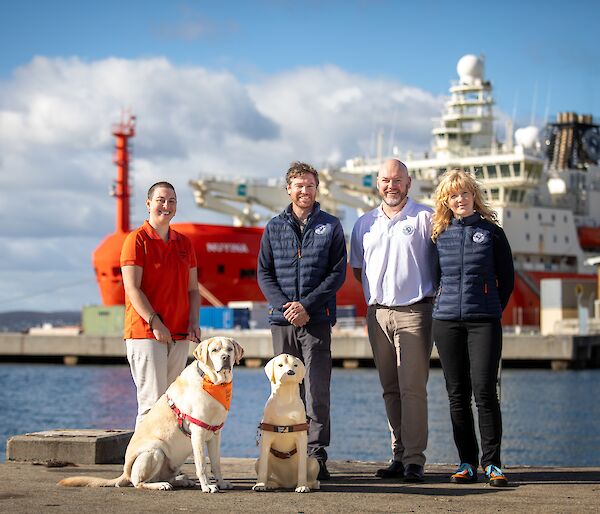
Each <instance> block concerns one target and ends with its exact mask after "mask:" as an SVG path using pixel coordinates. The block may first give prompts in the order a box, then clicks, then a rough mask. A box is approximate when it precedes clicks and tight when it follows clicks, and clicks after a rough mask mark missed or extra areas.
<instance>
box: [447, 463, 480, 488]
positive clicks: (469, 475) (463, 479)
mask: <svg viewBox="0 0 600 514" xmlns="http://www.w3.org/2000/svg"><path fill="white" fill-rule="evenodd" d="M450 482H453V483H455V484H471V483H473V482H477V470H476V469H474V468H473V466H471V464H467V463H466V462H463V463H462V464H461V465H460V466H458V469H457V470H456V471H455V472H454V474H453V475H452V476H451V477H450Z"/></svg>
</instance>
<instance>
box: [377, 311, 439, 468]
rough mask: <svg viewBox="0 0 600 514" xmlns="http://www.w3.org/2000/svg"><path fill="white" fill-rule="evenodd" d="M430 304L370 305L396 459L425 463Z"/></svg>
mask: <svg viewBox="0 0 600 514" xmlns="http://www.w3.org/2000/svg"><path fill="white" fill-rule="evenodd" d="M431 311H432V305H431V303H429V302H423V303H416V304H414V305H409V306H406V307H384V306H379V305H378V306H375V305H370V306H369V308H368V310H367V328H368V331H369V341H370V343H371V348H372V350H373V357H374V359H375V366H376V367H377V371H378V372H379V380H380V382H381V386H382V387H383V399H384V402H385V410H386V412H387V417H388V422H389V425H390V432H391V438H392V452H393V456H394V460H396V461H398V462H402V463H403V464H404V465H405V466H406V465H408V464H418V465H420V466H423V465H424V464H425V453H424V452H425V449H426V448H427V435H428V428H427V379H428V378H429V359H430V357H431V348H432V338H431Z"/></svg>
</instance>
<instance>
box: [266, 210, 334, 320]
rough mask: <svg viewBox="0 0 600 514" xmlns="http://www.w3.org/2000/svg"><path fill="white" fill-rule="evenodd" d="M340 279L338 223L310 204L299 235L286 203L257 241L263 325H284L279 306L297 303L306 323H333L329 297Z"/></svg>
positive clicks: (281, 310) (331, 297)
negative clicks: (266, 314) (265, 316)
mask: <svg viewBox="0 0 600 514" xmlns="http://www.w3.org/2000/svg"><path fill="white" fill-rule="evenodd" d="M345 278H346V242H345V239H344V231H343V229H342V226H341V224H340V221H339V220H338V219H337V218H336V217H335V216H332V215H331V214H328V213H327V212H325V211H322V210H321V209H320V207H319V204H318V203H315V207H314V209H313V212H312V214H311V215H310V216H309V218H308V221H307V224H306V228H305V229H304V234H302V233H301V231H300V226H299V224H298V222H297V220H296V219H295V218H294V216H293V214H292V206H291V204H290V205H288V207H287V208H286V209H285V210H284V211H283V212H282V213H281V214H279V215H278V216H275V217H274V218H273V219H271V220H270V221H269V223H267V226H266V227H265V231H264V233H263V236H262V239H261V242H260V253H259V256H258V284H259V286H260V288H261V290H262V292H263V294H264V295H265V298H266V299H267V301H268V302H269V321H270V322H271V324H274V325H289V323H288V321H287V320H286V319H285V317H284V316H283V310H284V309H283V305H284V304H285V303H287V302H291V301H299V302H300V303H301V304H302V306H303V307H304V308H305V309H306V312H308V314H309V315H310V320H309V322H308V323H309V324H311V323H317V322H322V321H329V322H330V323H331V325H334V324H335V321H336V309H335V307H336V304H335V294H336V292H337V290H338V289H339V288H340V287H342V284H343V283H344V279H345Z"/></svg>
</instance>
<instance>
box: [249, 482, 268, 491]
mask: <svg viewBox="0 0 600 514" xmlns="http://www.w3.org/2000/svg"><path fill="white" fill-rule="evenodd" d="M252 490H253V491H266V490H267V486H266V485H265V484H263V483H262V482H259V483H258V484H255V485H253V486H252Z"/></svg>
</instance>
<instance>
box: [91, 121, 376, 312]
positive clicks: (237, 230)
mask: <svg viewBox="0 0 600 514" xmlns="http://www.w3.org/2000/svg"><path fill="white" fill-rule="evenodd" d="M135 130H136V118H135V116H132V115H130V114H124V116H123V119H122V120H121V121H120V122H119V123H117V124H115V125H114V126H113V129H112V133H113V135H114V137H115V155H114V163H115V165H116V179H115V182H114V185H113V188H112V196H114V197H115V200H116V213H115V231H114V232H113V233H112V234H109V235H108V236H107V237H105V238H104V240H103V241H102V242H101V243H100V244H99V245H98V247H97V248H96V249H95V250H94V252H93V254H92V264H93V267H94V273H95V276H96V281H97V283H98V287H99V291H100V297H101V300H102V304H103V305H104V306H107V307H110V306H118V305H123V304H124V303H125V290H124V287H123V278H122V275H121V268H120V262H119V259H120V254H121V247H122V246H123V242H124V241H125V238H126V237H127V234H129V232H130V231H131V226H130V199H131V188H130V169H129V168H130V158H131V152H130V139H131V138H132V137H134V136H135ZM286 197H287V195H286ZM171 227H172V228H173V229H175V230H176V231H177V232H179V233H181V234H183V235H185V236H187V237H188V238H189V239H190V240H191V242H192V245H193V247H194V250H195V251H196V257H197V262H198V282H199V283H198V287H199V290H200V294H201V298H202V303H201V305H210V306H216V307H221V306H227V305H229V304H230V303H231V302H240V301H242V302H249V303H250V304H252V303H256V304H259V305H260V304H264V302H265V298H264V296H263V294H262V292H261V290H260V288H259V286H258V282H257V275H256V268H257V256H258V252H259V248H260V240H261V237H262V233H263V228H260V227H256V226H227V225H216V224H214V225H213V224H199V223H171ZM348 276H351V272H350V270H348ZM337 302H338V305H339V306H344V307H346V309H344V312H347V313H348V314H353V315H357V316H364V313H365V309H366V307H365V306H364V299H363V293H362V290H361V288H360V285H359V284H358V282H356V281H355V280H354V279H353V280H352V281H350V280H348V279H347V280H346V282H345V283H344V285H343V286H342V288H341V289H340V291H339V292H338V295H337ZM355 309H356V310H355Z"/></svg>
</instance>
